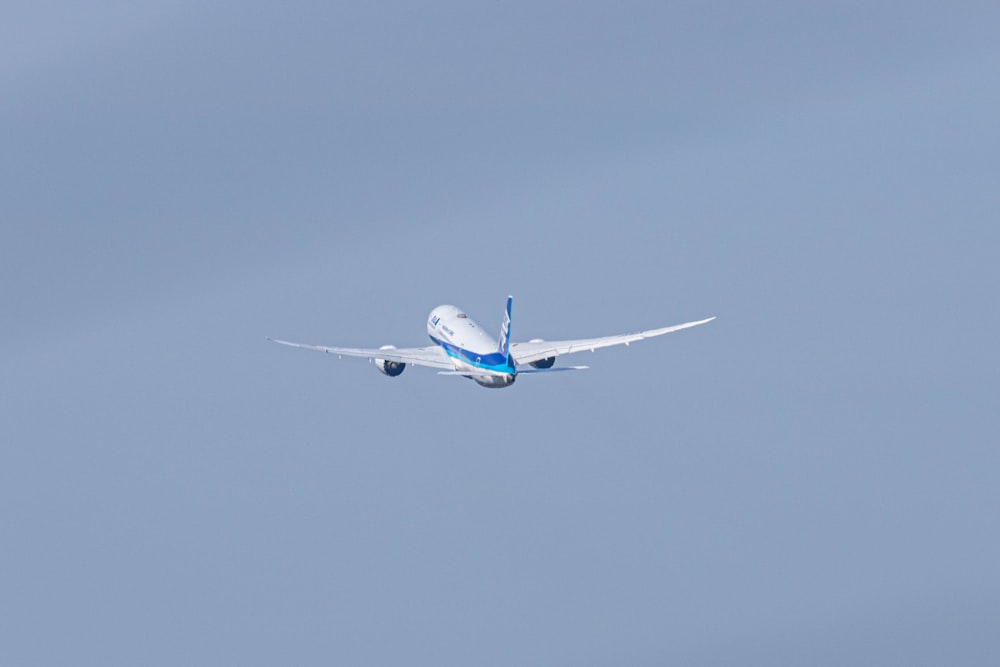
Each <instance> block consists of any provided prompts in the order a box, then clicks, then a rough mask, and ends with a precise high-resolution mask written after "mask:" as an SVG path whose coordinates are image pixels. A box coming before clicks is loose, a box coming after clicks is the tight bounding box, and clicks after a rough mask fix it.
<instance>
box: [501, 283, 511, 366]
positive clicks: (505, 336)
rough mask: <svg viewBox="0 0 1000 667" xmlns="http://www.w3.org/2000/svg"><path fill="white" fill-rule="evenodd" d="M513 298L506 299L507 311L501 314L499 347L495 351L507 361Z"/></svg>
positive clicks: (508, 358)
mask: <svg viewBox="0 0 1000 667" xmlns="http://www.w3.org/2000/svg"><path fill="white" fill-rule="evenodd" d="M513 302H514V297H512V296H508V297H507V309H506V310H505V311H504V313H503V324H501V325H500V347H499V348H498V349H497V351H498V352H499V353H500V354H502V355H503V356H504V357H505V358H506V359H507V360H508V361H509V360H510V307H511V304H513Z"/></svg>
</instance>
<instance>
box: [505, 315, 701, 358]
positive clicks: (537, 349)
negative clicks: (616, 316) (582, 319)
mask: <svg viewBox="0 0 1000 667" xmlns="http://www.w3.org/2000/svg"><path fill="white" fill-rule="evenodd" d="M714 319H715V318H714V317H709V318H708V319H705V320H698V321H697V322H685V323H684V324H675V325H674V326H670V327H663V328H661V329H649V330H648V331H640V332H638V333H633V334H624V335H621V336H605V337H603V338H581V339H578V340H546V341H539V342H528V343H514V344H513V345H511V346H510V353H511V356H513V357H514V362H515V363H516V364H517V365H519V366H520V365H522V364H529V363H531V362H532V361H540V360H542V359H548V358H549V357H558V356H559V355H562V354H573V353H574V352H584V351H586V350H590V351H591V352H593V351H594V350H596V349H598V348H602V347H611V346H612V345H628V344H629V343H634V342H635V341H637V340H645V339H646V338H655V337H656V336H662V335H664V334H668V333H673V332H674V331H680V330H681V329H690V328H691V327H696V326H699V325H701V324H707V323H708V322H711V321H712V320H714Z"/></svg>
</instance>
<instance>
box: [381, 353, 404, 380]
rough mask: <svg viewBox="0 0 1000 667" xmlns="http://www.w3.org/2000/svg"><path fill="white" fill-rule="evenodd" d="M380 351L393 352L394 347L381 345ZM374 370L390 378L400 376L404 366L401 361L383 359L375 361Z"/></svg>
mask: <svg viewBox="0 0 1000 667" xmlns="http://www.w3.org/2000/svg"><path fill="white" fill-rule="evenodd" d="M379 349H380V350H395V349H396V346H395V345H383V346H382V347H380V348H379ZM375 368H377V369H378V370H379V372H380V373H382V375H388V376H389V377H391V378H394V377H397V376H399V375H402V373H403V371H404V370H405V369H406V364H404V363H403V362H401V361H386V360H385V359H375Z"/></svg>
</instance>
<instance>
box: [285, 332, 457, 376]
mask: <svg viewBox="0 0 1000 667" xmlns="http://www.w3.org/2000/svg"><path fill="white" fill-rule="evenodd" d="M268 340H269V341H271V342H272V343H278V344H279V345H288V346H289V347H301V348H302V349H304V350H315V351H316V352H326V353H327V354H336V355H338V356H344V357H365V358H368V359H385V360H386V361H396V362H400V363H404V364H413V365H414V366H429V367H431V368H443V369H447V370H453V369H454V366H452V364H451V361H450V360H449V358H448V355H447V354H446V353H445V351H444V349H443V348H442V347H441V346H440V345H431V346H429V347H410V348H398V349H397V348H391V349H388V350H379V349H376V348H363V347H326V346H324V345H306V344H305V343H291V342H289V341H287V340H277V339H275V338H268Z"/></svg>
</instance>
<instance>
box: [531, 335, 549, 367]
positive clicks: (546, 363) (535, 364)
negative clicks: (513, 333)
mask: <svg viewBox="0 0 1000 667" xmlns="http://www.w3.org/2000/svg"><path fill="white" fill-rule="evenodd" d="M528 342H529V343H544V342H545V340H544V339H542V338H532V339H531V340H529V341H528ZM555 363H556V358H555V357H546V358H545V359H539V360H538V361H531V362H529V363H528V365H529V366H531V367H532V368H552V366H553V364H555Z"/></svg>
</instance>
